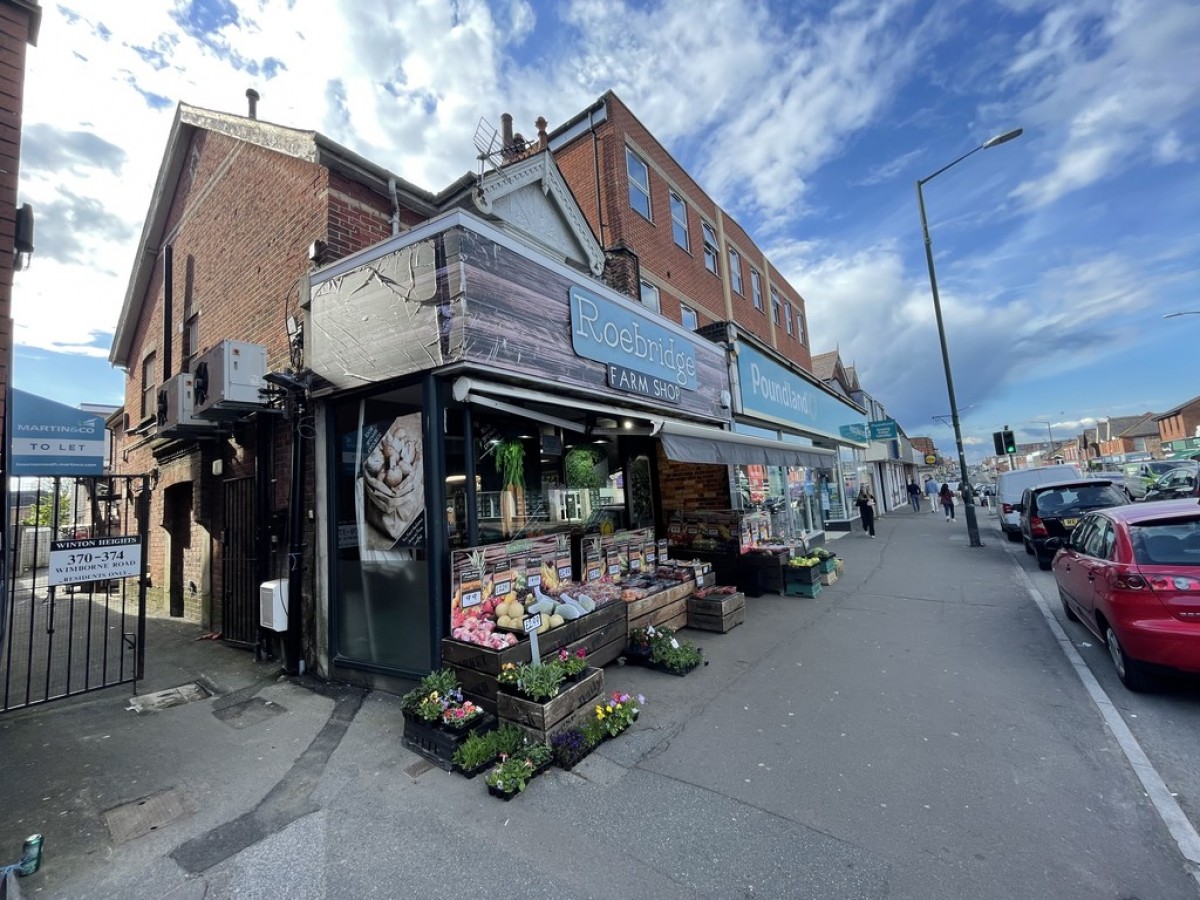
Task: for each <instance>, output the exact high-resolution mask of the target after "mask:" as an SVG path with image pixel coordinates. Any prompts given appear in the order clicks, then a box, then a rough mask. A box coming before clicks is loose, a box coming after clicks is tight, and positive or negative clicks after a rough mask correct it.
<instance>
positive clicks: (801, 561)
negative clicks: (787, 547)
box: [787, 556, 821, 569]
mask: <svg viewBox="0 0 1200 900" xmlns="http://www.w3.org/2000/svg"><path fill="white" fill-rule="evenodd" d="M787 564H788V565H789V566H791V567H792V568H793V569H811V568H812V567H813V566H819V565H820V564H821V558H820V557H819V556H793V557H792V558H791V559H789V560H788V563H787Z"/></svg>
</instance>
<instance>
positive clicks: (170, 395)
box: [157, 372, 217, 436]
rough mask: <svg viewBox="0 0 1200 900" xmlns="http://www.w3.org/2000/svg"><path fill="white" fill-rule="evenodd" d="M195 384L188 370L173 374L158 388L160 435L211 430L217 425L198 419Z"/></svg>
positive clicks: (191, 433)
mask: <svg viewBox="0 0 1200 900" xmlns="http://www.w3.org/2000/svg"><path fill="white" fill-rule="evenodd" d="M193 391H194V386H193V383H192V376H191V375H190V374H188V373H187V372H180V373H179V374H178V375H172V376H171V377H170V378H168V379H167V380H166V381H165V382H164V383H163V385H162V387H160V388H159V389H158V422H157V424H158V433H159V434H160V435H164V436H166V435H172V434H189V435H195V434H197V433H202V432H211V431H213V430H214V429H215V428H216V427H217V425H216V423H215V422H208V421H205V420H204V419H198V418H196V416H195V413H194V411H193V404H194V402H195V401H194V394H193Z"/></svg>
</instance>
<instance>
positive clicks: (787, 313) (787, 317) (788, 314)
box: [783, 303, 794, 335]
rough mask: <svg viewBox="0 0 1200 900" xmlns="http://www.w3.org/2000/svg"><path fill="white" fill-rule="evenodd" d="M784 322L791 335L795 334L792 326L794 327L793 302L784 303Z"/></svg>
mask: <svg viewBox="0 0 1200 900" xmlns="http://www.w3.org/2000/svg"><path fill="white" fill-rule="evenodd" d="M783 322H784V327H785V328H786V329H787V333H788V334H789V335H792V334H794V332H793V331H792V328H793V325H792V304H790V303H784V304H783Z"/></svg>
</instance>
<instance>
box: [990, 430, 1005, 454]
mask: <svg viewBox="0 0 1200 900" xmlns="http://www.w3.org/2000/svg"><path fill="white" fill-rule="evenodd" d="M992 444H993V445H995V447H996V455H997V456H1004V455H1006V453H1007V451H1006V450H1005V449H1004V432H1003V431H993V432H992Z"/></svg>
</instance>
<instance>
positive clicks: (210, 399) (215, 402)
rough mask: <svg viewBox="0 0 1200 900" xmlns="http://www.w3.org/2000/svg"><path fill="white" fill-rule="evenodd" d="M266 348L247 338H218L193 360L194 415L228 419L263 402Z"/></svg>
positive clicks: (258, 407) (259, 405) (262, 404)
mask: <svg viewBox="0 0 1200 900" xmlns="http://www.w3.org/2000/svg"><path fill="white" fill-rule="evenodd" d="M266 374H267V348H266V347H264V346H263V345H262V344H250V343H247V342H246V341H221V343H219V344H217V346H215V347H213V348H212V349H211V350H209V351H208V352H207V353H205V354H203V355H202V356H201V357H200V358H199V359H198V360H196V366H195V377H196V415H198V416H201V417H202V418H205V419H231V418H237V417H239V416H242V415H244V414H245V413H247V412H249V411H251V410H254V409H261V408H262V407H264V406H265V405H266V402H265V401H264V399H263V396H262V394H261V393H259V392H260V391H261V390H262V389H263V388H265V387H266V386H267V383H266V382H265V381H263V376H264V375H266Z"/></svg>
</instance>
